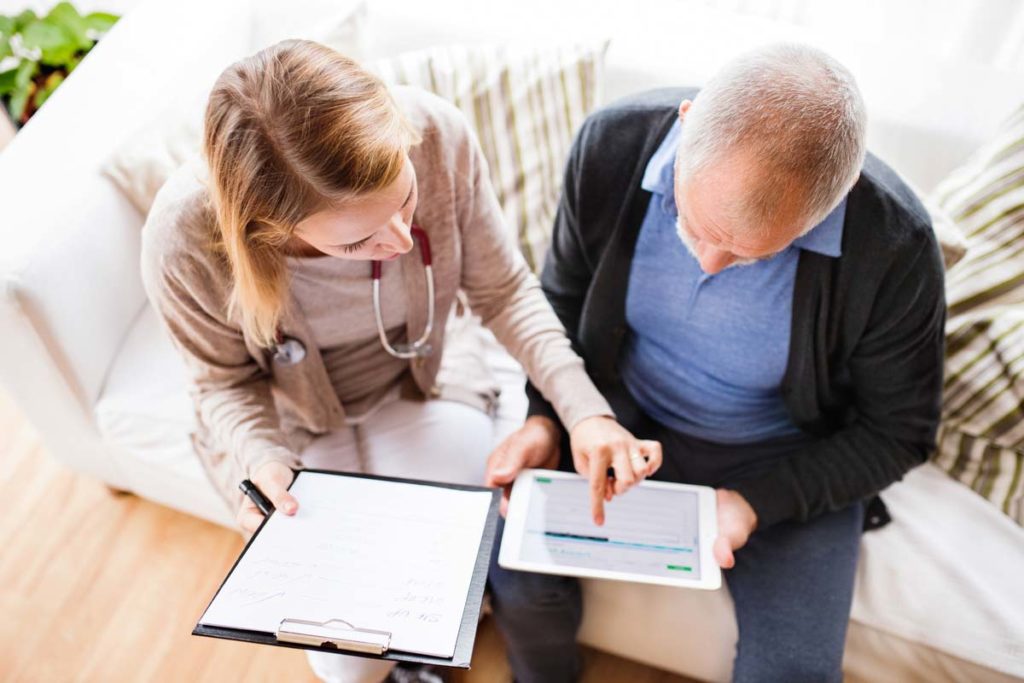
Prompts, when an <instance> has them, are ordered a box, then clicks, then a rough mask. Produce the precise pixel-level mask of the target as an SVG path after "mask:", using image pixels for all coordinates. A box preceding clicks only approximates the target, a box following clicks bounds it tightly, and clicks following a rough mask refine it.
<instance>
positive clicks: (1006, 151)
mask: <svg viewBox="0 0 1024 683" xmlns="http://www.w3.org/2000/svg"><path fill="white" fill-rule="evenodd" d="M935 201H936V202H937V203H938V205H939V206H940V207H941V208H942V209H943V210H945V212H946V213H947V214H948V215H949V216H950V217H951V218H952V219H953V220H954V221H956V222H957V224H958V225H959V226H960V229H961V231H962V232H963V233H964V236H965V237H966V239H967V255H966V257H965V258H964V259H963V260H962V261H961V262H960V263H958V264H957V265H956V267H954V268H952V269H951V270H950V271H949V273H948V274H947V279H946V293H947V297H948V299H949V312H950V315H951V316H955V315H959V314H960V313H964V312H966V311H969V310H972V309H977V308H978V307H980V306H983V305H988V304H995V303H1008V302H1012V303H1021V302H1024V107H1022V108H1021V109H1019V110H1018V111H1017V112H1016V113H1015V114H1014V116H1013V117H1012V118H1011V119H1010V120H1009V121H1008V122H1007V125H1006V127H1005V128H1004V129H1003V130H1002V131H1001V133H1000V134H999V135H998V137H997V138H996V139H995V140H993V141H992V142H990V143H989V144H987V145H985V146H984V147H983V148H982V149H981V150H979V151H978V153H977V154H975V155H974V156H973V157H972V158H971V160H970V161H968V162H967V163H966V164H965V165H964V166H963V167H962V168H960V169H958V170H956V171H954V172H953V173H952V174H950V176H949V177H948V178H947V179H946V180H944V181H943V182H942V183H941V184H940V185H939V187H938V188H937V189H936V191H935Z"/></svg>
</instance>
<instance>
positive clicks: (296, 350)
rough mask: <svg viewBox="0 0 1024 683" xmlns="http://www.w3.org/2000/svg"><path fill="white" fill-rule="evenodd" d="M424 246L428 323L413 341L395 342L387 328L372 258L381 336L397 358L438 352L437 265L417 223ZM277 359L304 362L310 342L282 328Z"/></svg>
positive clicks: (378, 270)
mask: <svg viewBox="0 0 1024 683" xmlns="http://www.w3.org/2000/svg"><path fill="white" fill-rule="evenodd" d="M409 232H410V233H411V234H412V236H413V238H414V239H415V240H416V243H417V244H418V245H419V247H420V258H421V260H422V261H423V272H424V273H425V277H426V281H427V324H426V326H425V327H424V328H423V334H422V335H420V338H419V339H417V340H416V341H414V342H412V343H411V344H398V345H395V346H392V345H391V342H389V341H388V336H387V331H386V330H385V329H384V313H383V311H382V310H381V304H380V278H381V270H382V268H381V266H382V264H381V262H380V261H372V262H371V268H370V278H371V280H372V282H373V314H374V318H375V319H376V322H377V336H378V337H380V343H381V346H383V347H384V350H385V351H387V352H388V353H389V354H391V355H392V356H394V357H395V358H401V359H410V358H422V357H424V356H429V355H430V354H432V353H433V352H434V349H433V347H432V346H431V345H430V343H429V342H428V340H429V339H430V335H431V333H432V332H433V331H434V268H433V266H432V265H431V264H432V261H431V257H430V239H429V238H428V237H427V233H426V232H425V231H424V230H423V228H421V227H419V226H418V225H416V224H415V223H414V224H413V226H412V228H411V229H410V231H409ZM273 357H274V362H275V363H278V364H279V365H295V364H296V363H301V362H302V360H303V359H304V358H305V357H306V346H305V345H304V344H303V343H302V342H301V341H299V340H298V339H296V338H295V337H285V336H284V335H283V334H282V333H281V331H280V330H278V333H277V341H276V343H275V344H274V356H273Z"/></svg>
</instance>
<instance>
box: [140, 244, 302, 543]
mask: <svg viewBox="0 0 1024 683" xmlns="http://www.w3.org/2000/svg"><path fill="white" fill-rule="evenodd" d="M148 256H152V255H147V253H146V252H145V250H144V254H143V284H144V286H145V289H146V294H147V296H148V297H149V300H150V302H151V303H152V304H153V307H154V308H155V309H156V312H157V314H158V316H159V317H160V319H161V321H162V323H163V325H164V328H165V329H166V330H167V331H168V332H169V333H170V336H171V340H172V342H173V344H174V346H175V347H176V348H177V349H178V351H179V353H180V354H181V356H182V358H183V359H184V361H185V365H186V366H187V367H188V370H189V374H190V377H191V380H192V395H193V400H194V401H195V403H196V407H197V411H198V413H199V416H200V419H201V420H202V422H203V424H204V425H205V426H206V427H207V429H208V430H209V431H210V433H211V435H212V438H213V439H214V441H215V443H216V445H217V446H218V447H220V448H223V449H224V450H225V451H226V452H227V453H228V454H229V455H230V456H231V457H233V458H234V459H235V460H236V462H237V463H238V464H239V466H240V467H241V469H242V471H243V472H245V473H246V476H247V477H248V478H250V479H252V480H253V482H255V483H256V485H257V486H259V487H260V489H261V490H262V491H263V493H264V494H266V495H267V496H268V497H269V498H270V500H271V501H272V502H273V503H274V505H275V507H276V508H277V509H280V510H282V511H284V512H285V513H287V514H292V513H294V512H295V510H296V509H297V503H296V501H295V499H294V498H293V497H292V496H291V495H290V494H289V493H288V492H287V488H288V485H289V484H290V483H291V479H292V476H293V475H292V470H293V469H295V468H298V467H299V466H300V461H299V458H298V456H297V455H296V454H295V453H294V452H293V451H292V450H291V449H290V448H289V447H288V445H287V443H286V442H285V439H284V436H283V434H282V432H281V428H280V423H279V420H278V415H277V410H276V408H275V406H274V401H273V397H272V396H271V393H270V382H269V378H268V377H267V376H266V375H265V373H264V372H263V371H262V370H261V369H260V367H259V365H258V364H257V363H256V362H255V360H254V359H253V358H252V357H251V356H250V355H249V352H248V350H247V348H246V346H245V342H244V340H243V338H242V334H241V332H240V331H238V330H237V329H235V328H233V327H231V326H230V325H228V324H227V323H226V322H225V321H224V320H222V319H221V318H220V317H219V315H218V314H217V313H215V311H218V310H220V308H219V306H221V305H220V304H219V303H218V302H217V301H216V299H217V296H216V294H215V293H213V292H211V291H209V289H208V288H207V287H204V286H203V285H204V284H205V283H208V282H209V278H208V277H204V276H202V275H203V274H202V273H201V272H200V270H199V267H198V266H197V265H196V264H194V263H190V262H189V261H188V260H186V259H185V257H179V258H172V257H170V256H163V257H159V256H158V257H157V258H155V259H153V258H148ZM190 283H191V284H190ZM237 514H238V517H237V519H238V522H239V524H240V525H241V526H242V528H243V529H246V530H248V531H252V530H254V529H255V528H256V526H258V525H259V522H260V520H261V518H262V517H261V515H260V514H259V512H258V511H257V510H256V507H255V505H253V504H252V502H251V501H250V500H249V499H248V498H246V499H244V501H243V505H242V508H241V509H240V510H238V511H237Z"/></svg>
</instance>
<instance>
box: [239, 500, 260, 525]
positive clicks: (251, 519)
mask: <svg viewBox="0 0 1024 683" xmlns="http://www.w3.org/2000/svg"><path fill="white" fill-rule="evenodd" d="M235 520H236V521H237V522H238V526H240V527H241V528H242V530H243V531H246V532H248V533H252V532H253V531H256V529H257V528H258V527H259V525H260V524H261V523H262V522H263V513H262V512H260V511H259V510H258V509H257V508H256V505H255V504H254V503H253V502H252V501H251V500H249V499H248V498H246V500H245V503H243V504H242V507H240V508H239V509H238V514H237V515H236V516H235Z"/></svg>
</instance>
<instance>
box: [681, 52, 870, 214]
mask: <svg viewBox="0 0 1024 683" xmlns="http://www.w3.org/2000/svg"><path fill="white" fill-rule="evenodd" d="M866 125H867V115H866V113H865V109H864V102H863V100H862V99H861V95H860V91H859V90H858V88H857V84H856V82H855V81H854V79H853V75H852V74H850V72H849V71H848V70H847V69H846V68H845V67H844V66H843V65H842V64H840V63H839V62H837V61H836V60H835V59H833V58H832V57H830V56H828V55H827V54H825V53H824V52H822V51H821V50H818V49H815V48H812V47H808V46H805V45H796V44H777V45H770V46H767V47H763V48H759V49H757V50H754V51H752V52H749V53H747V54H745V55H742V56H741V57H739V58H737V59H735V60H734V61H732V62H730V63H729V64H727V65H726V66H725V67H724V68H723V69H722V70H721V71H719V72H718V74H716V75H715V76H714V78H712V79H711V81H710V82H709V83H708V84H707V85H706V86H705V87H704V88H703V89H702V90H701V91H700V93H699V94H698V95H697V97H696V98H695V99H694V101H693V105H692V106H691V107H690V110H689V111H688V112H687V114H686V118H685V120H684V122H683V126H682V136H681V140H680V143H679V157H680V158H679V161H678V169H679V172H680V173H681V174H682V176H683V178H686V177H692V176H693V174H694V173H695V172H696V171H699V170H701V169H703V168H706V167H707V166H708V165H709V164H711V163H713V162H715V161H719V160H722V159H723V158H724V157H725V156H727V155H728V154H729V153H730V152H734V151H736V150H738V149H740V148H742V149H743V150H744V151H745V152H747V153H750V154H752V155H753V158H754V160H755V162H756V163H757V164H758V167H759V168H760V169H761V170H760V171H759V172H758V175H759V176H760V177H759V178H757V179H755V180H754V182H752V184H751V191H750V193H749V195H748V196H747V199H746V206H745V207H742V209H743V215H745V216H747V217H749V218H751V219H753V220H756V221H757V222H758V223H760V224H761V225H765V223H766V221H768V220H770V219H771V218H772V217H773V216H774V213H775V211H776V210H777V209H778V207H779V206H780V204H781V202H783V201H787V200H788V201H797V202H802V203H803V204H804V206H805V207H806V208H805V213H806V219H807V221H808V224H807V225H806V227H805V230H809V229H810V228H811V227H813V226H814V225H816V224H817V223H819V222H820V221H821V220H822V219H824V218H825V216H826V215H828V213H829V211H831V210H832V209H833V208H834V207H835V205H836V204H837V203H838V202H839V200H840V199H841V198H842V197H843V196H844V195H845V194H846V193H847V192H849V190H850V188H851V187H852V186H853V184H854V183H855V182H856V180H857V177H858V176H859V174H860V168H861V165H862V164H863V163H864V155H865V149H866V146H865V140H864V138H865V128H866Z"/></svg>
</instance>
